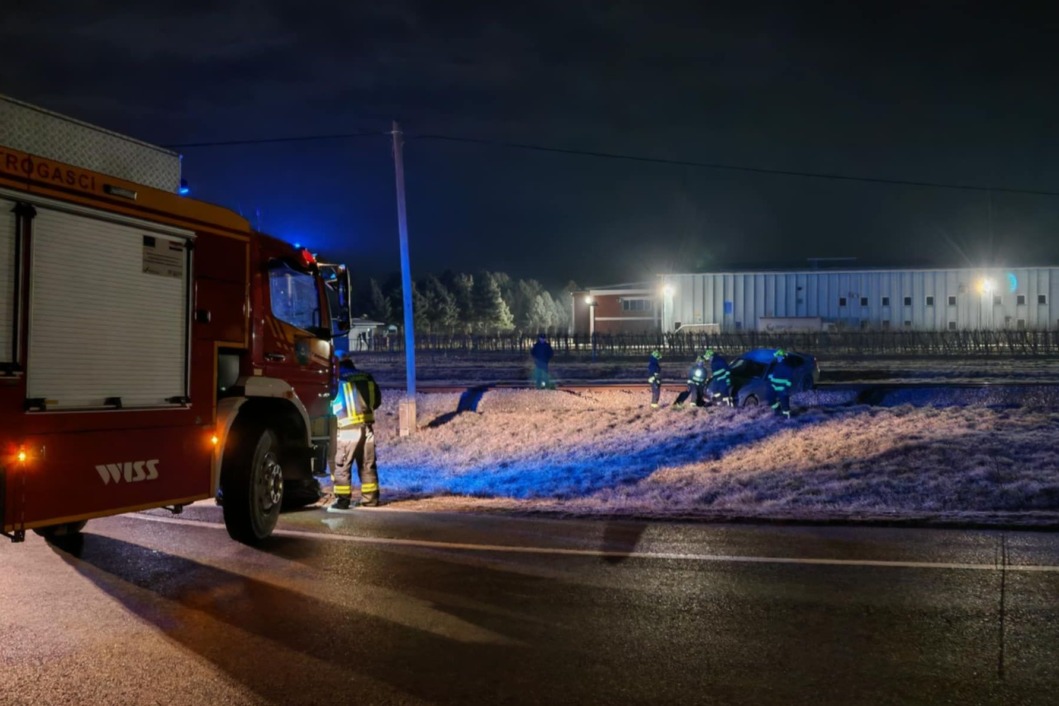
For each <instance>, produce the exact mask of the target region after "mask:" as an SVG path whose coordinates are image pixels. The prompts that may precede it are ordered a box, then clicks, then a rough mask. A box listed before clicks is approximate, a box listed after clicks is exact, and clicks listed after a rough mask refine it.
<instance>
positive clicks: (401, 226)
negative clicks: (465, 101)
mask: <svg viewBox="0 0 1059 706" xmlns="http://www.w3.org/2000/svg"><path fill="white" fill-rule="evenodd" d="M391 134H392V135H393V169H394V174H395V176H396V178H397V231H398V234H399V235H400V238H401V293H402V295H403V297H402V298H403V301H404V351H405V379H406V382H407V386H408V388H407V392H406V394H405V398H404V400H402V401H401V403H400V405H399V406H398V433H399V434H400V435H401V436H408V435H409V434H412V433H413V432H414V431H415V430H416V341H415V325H414V322H413V318H412V268H411V266H410V265H409V262H408V217H407V216H406V214H405V199H404V141H403V139H402V137H403V133H402V132H401V127H400V126H399V125H398V124H397V121H396V120H394V121H393V132H392V133H391Z"/></svg>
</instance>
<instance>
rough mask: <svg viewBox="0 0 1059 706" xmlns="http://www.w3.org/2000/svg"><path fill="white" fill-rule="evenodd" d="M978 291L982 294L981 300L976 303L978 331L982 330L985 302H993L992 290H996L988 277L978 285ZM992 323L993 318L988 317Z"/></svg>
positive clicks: (994, 284)
mask: <svg viewBox="0 0 1059 706" xmlns="http://www.w3.org/2000/svg"><path fill="white" fill-rule="evenodd" d="M978 289H979V291H981V292H982V298H981V300H980V301H979V302H978V330H979V331H981V330H982V309H984V308H985V303H986V301H989V302H992V301H993V290H994V289H996V283H995V282H993V280H992V279H990V278H989V277H985V278H983V279H982V281H981V282H979V284H978ZM989 318H990V321H992V318H993V317H989Z"/></svg>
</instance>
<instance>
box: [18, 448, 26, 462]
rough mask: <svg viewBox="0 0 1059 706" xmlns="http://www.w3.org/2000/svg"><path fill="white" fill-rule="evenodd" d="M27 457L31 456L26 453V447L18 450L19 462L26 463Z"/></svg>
mask: <svg viewBox="0 0 1059 706" xmlns="http://www.w3.org/2000/svg"><path fill="white" fill-rule="evenodd" d="M27 458H29V456H27V455H26V450H25V449H19V450H18V462H19V463H25V462H26V459H27Z"/></svg>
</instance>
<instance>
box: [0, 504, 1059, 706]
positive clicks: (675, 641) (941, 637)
mask: <svg viewBox="0 0 1059 706" xmlns="http://www.w3.org/2000/svg"><path fill="white" fill-rule="evenodd" d="M176 519H177V521H176V522H172V521H168V520H166V518H165V517H163V515H162V514H160V513H159V514H150V515H146V514H141V515H130V516H123V517H117V518H109V519H104V520H96V521H93V522H90V523H89V525H88V527H87V528H86V534H85V536H84V538H83V541H82V542H81V543H80V546H74V547H71V548H69V551H67V550H63V549H59V548H56V547H53V546H50V545H48V544H46V543H45V542H44V541H43V540H41V539H40V538H38V537H36V536H33V537H30V538H29V539H27V541H26V542H25V544H21V545H12V544H6V543H5V544H0V704H3V706H8V705H11V704H33V705H39V704H57V703H63V704H66V703H69V704H155V703H157V704H195V705H196V706H202V705H203V704H225V705H226V706H235V705H237V704H266V703H267V704H388V703H413V704H418V703H476V704H503V703H527V704H535V703H540V704H637V703H674V704H675V703H683V704H844V705H846V704H872V705H878V704H961V705H966V704H1020V705H1022V704H1055V703H1057V702H1059V611H1057V599H1059V535H1057V534H1047V533H1040V534H1035V533H1010V532H1009V533H1002V532H985V531H955V530H908V529H867V528H861V529H849V528H835V527H832V528H808V527H759V526H718V525H689V524H670V523H639V522H627V521H622V522H607V521H573V520H570V521H567V520H543V519H529V518H505V517H495V516H489V517H482V516H459V515H441V514H435V515H428V514H418V513H413V512H407V511H398V510H386V509H385V508H384V509H381V510H366V511H365V510H361V511H357V512H355V513H351V514H342V515H339V514H328V513H326V512H324V511H322V510H309V511H303V512H299V513H294V514H288V515H286V516H284V518H283V519H282V520H281V530H280V532H279V533H278V535H277V536H276V537H274V538H273V540H274V541H272V542H271V543H270V544H269V545H268V546H267V547H265V548H263V549H252V548H249V547H245V546H242V545H239V544H236V543H234V542H232V541H230V540H229V539H228V537H227V535H226V534H225V532H224V530H223V528H221V527H220V526H219V525H218V524H217V521H218V520H219V515H218V512H217V510H216V509H215V508H212V507H194V508H191V509H190V511H189V513H188V514H187V515H185V516H184V517H183V518H176Z"/></svg>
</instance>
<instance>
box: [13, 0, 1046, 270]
mask: <svg viewBox="0 0 1059 706" xmlns="http://www.w3.org/2000/svg"><path fill="white" fill-rule="evenodd" d="M928 4H929V5H930V6H931V9H928V10H924V9H904V8H905V7H906V6H907V7H911V6H912V5H913V3H872V4H870V6H871V7H874V8H875V9H867V7H868V4H865V3H828V4H827V6H826V7H825V6H823V5H819V6H817V5H813V4H811V3H802V2H798V3H779V4H775V5H763V4H760V3H738V4H736V3H705V2H702V1H701V0H697V1H688V2H639V3H628V2H614V3H602V2H601V3H589V2H577V1H570V0H568V1H566V2H537V3H501V2H491V3H461V2H450V1H444V2H442V1H440V0H435V1H434V2H426V1H423V2H414V1H412V0H375V1H373V2H370V3H361V2H335V3H323V2H315V1H314V0H300V1H298V2H291V1H281V0H263V1H262V2H250V1H249V0H234V1H228V0H226V1H224V2H220V1H213V0H191V1H188V0H183V1H181V2H172V1H171V0H150V2H137V3H120V4H119V3H114V2H92V1H91V0H79V1H76V2H70V1H66V0H63V1H52V2H40V1H39V0H38V1H35V2H25V1H23V0H8V2H5V4H4V12H3V14H4V19H3V21H2V23H0V92H2V93H5V94H7V95H10V96H12V97H15V98H18V99H20V100H24V101H28V102H30V103H34V104H36V105H40V106H43V107H46V108H49V109H52V110H56V111H59V112H61V113H65V114H69V115H72V116H75V117H78V118H81V119H83V120H87V121H89V122H92V123H96V124H99V125H102V126H104V127H107V128H110V129H113V130H117V131H119V132H123V133H127V134H130V135H133V136H136V137H138V138H141V139H144V140H147V141H149V142H154V143H158V144H164V145H176V144H186V143H201V142H213V141H227V140H249V139H258V138H274V137H287V136H305V135H323V134H334V133H350V132H359V131H366V132H369V133H378V134H377V135H369V136H366V137H358V138H352V139H344V140H330V141H318V142H293V143H277V144H256V145H243V146H226V147H208V148H206V147H203V148H191V147H187V148H182V149H181V150H180V151H181V152H182V153H183V154H184V176H185V177H186V178H187V179H188V181H189V182H190V185H191V187H192V189H193V194H194V196H195V197H196V198H201V199H205V200H208V201H213V202H217V203H220V204H223V205H226V206H229V207H231V208H233V209H235V210H238V211H240V212H242V213H243V214H244V215H245V216H247V217H248V218H249V219H250V220H251V222H253V223H255V224H257V225H259V227H260V228H261V229H263V230H265V231H268V232H271V233H274V234H276V235H279V236H282V237H286V238H289V239H291V240H292V241H293V240H299V241H301V242H303V243H308V244H310V245H311V246H312V247H314V248H315V249H318V250H319V251H320V252H321V254H323V255H325V256H326V257H328V258H333V257H337V258H344V259H346V260H347V261H349V262H350V263H351V264H352V265H353V267H354V272H355V273H358V274H362V275H364V276H376V277H380V278H383V277H385V276H386V275H387V274H389V273H390V272H393V271H396V270H397V269H398V267H399V261H398V240H397V234H396V216H395V206H394V177H393V166H392V161H391V152H390V143H389V138H388V136H386V135H385V134H383V133H385V132H386V131H388V130H389V126H390V121H391V120H392V119H396V120H398V121H399V122H400V123H401V125H402V127H403V129H404V130H405V131H406V133H408V136H409V139H408V142H407V144H406V157H405V159H406V173H407V189H408V209H409V211H408V213H409V229H410V230H409V232H410V249H411V258H412V269H413V275H414V276H420V275H423V274H426V273H428V272H440V271H441V270H443V269H446V268H452V269H455V270H459V271H466V272H473V271H475V270H477V269H479V268H486V269H490V270H499V271H504V272H508V273H509V274H511V275H513V276H515V277H526V278H528V277H533V278H536V279H539V280H541V281H542V282H544V283H545V284H546V285H548V286H550V287H556V288H557V287H560V286H562V285H564V284H565V283H566V282H567V281H568V280H570V279H573V280H576V281H577V282H578V283H580V284H582V285H605V284H613V283H618V282H625V281H633V280H641V279H645V278H647V277H650V276H652V275H654V274H657V273H659V272H687V271H694V270H698V269H704V268H708V269H722V268H739V269H745V268H766V267H778V266H787V267H805V266H807V258H847V257H848V258H856V260H855V261H850V262H849V263H848V264H852V265H854V266H890V265H895V266H972V265H974V266H978V265H984V264H994V263H995V264H998V265H1003V264H1006V265H1056V264H1059V237H1057V233H1059V196H1048V195H1023V194H1013V193H1009V192H1002V191H993V192H992V196H991V197H990V194H989V192H985V191H961V190H950V189H936V188H925V187H913V186H899V185H887V184H880V183H868V182H857V181H841V180H828V179H818V178H806V177H796V176H783V175H775V174H763V173H755V172H745V171H730V170H719V169H706V168H699V167H688V166H679V165H667V164H653V163H647V162H638V161H630V160H616V159H604V158H593V157H588V156H576V155H567V154H557V153H551V152H543V151H531V150H523V149H515V148H510V147H503V146H497V145H495V144H493V145H483V144H474V143H468V142H456V141H447V140H438V139H425V138H422V137H418V138H417V137H416V136H425V135H446V136H452V137H465V138H473V139H479V140H485V141H490V142H495V143H497V142H506V143H520V144H533V145H541V146H547V147H553V148H559V149H563V150H583V151H593V152H606V153H620V154H627V155H634V156H642V157H653V158H659V159H667V160H676V161H685V162H687V161H691V162H703V163H712V164H728V165H734V166H743V167H752V168H757V169H764V170H780V171H797V172H813V173H828V174H840V175H847V176H863V177H873V178H879V179H893V180H909V181H920V182H938V183H947V184H958V185H968V186H977V187H986V186H989V187H994V188H1006V189H1024V190H1036V191H1054V192H1059V142H1057V140H1059V98H1057V91H1056V80H1057V79H1056V76H1057V75H1059V74H1057V71H1056V69H1057V68H1059V66H1057V64H1059V59H1057V56H1059V50H1057V49H1056V46H1055V42H1054V41H1052V40H1053V39H1054V37H1055V36H1056V35H1055V30H1056V29H1057V27H1056V23H1055V22H1054V21H1053V18H1052V16H1051V15H1041V16H1034V15H1033V14H1029V13H1026V14H1018V13H1017V11H1016V10H1014V9H1013V8H1014V7H1016V4H1013V3H1009V4H1003V3H996V4H995V5H996V6H997V9H996V11H995V12H993V13H989V12H983V11H980V10H978V9H976V8H978V7H979V6H980V4H978V3H957V2H951V3H950V2H932V3H928ZM981 5H984V3H983V4H981ZM1030 5H1031V4H1030V3H1027V4H1026V6H1030ZM1036 5H1037V6H1042V7H1043V6H1044V3H1036ZM705 7H710V8H714V9H704V8H705ZM968 8H970V9H968ZM1042 12H1047V11H1042Z"/></svg>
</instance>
